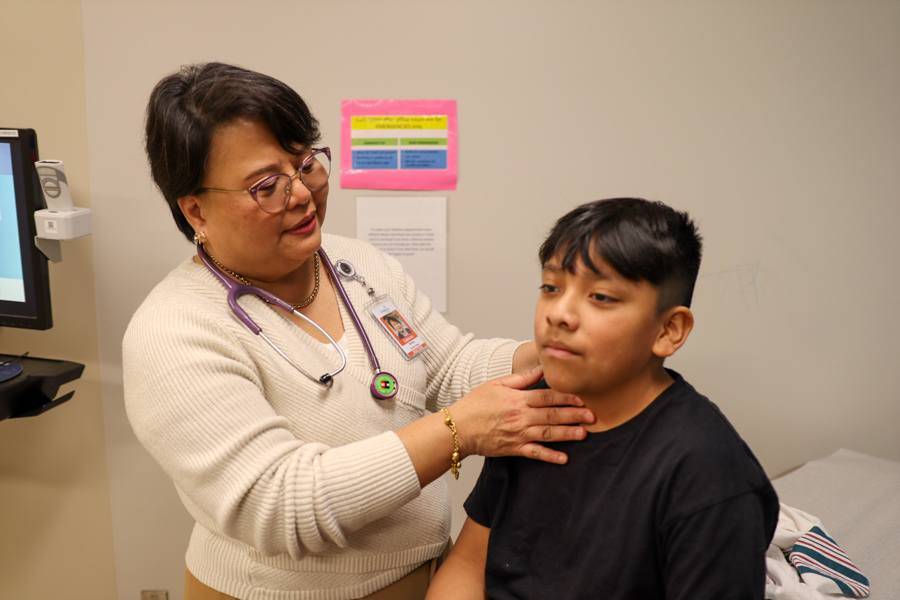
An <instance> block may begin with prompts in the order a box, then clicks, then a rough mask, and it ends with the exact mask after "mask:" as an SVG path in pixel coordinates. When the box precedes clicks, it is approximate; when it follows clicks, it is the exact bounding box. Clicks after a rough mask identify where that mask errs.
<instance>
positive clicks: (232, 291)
mask: <svg viewBox="0 0 900 600" xmlns="http://www.w3.org/2000/svg"><path fill="white" fill-rule="evenodd" d="M197 256H199V257H200V260H201V261H203V264H204V265H206V267H207V268H208V269H209V270H210V272H212V274H213V275H215V276H216V278H217V279H218V280H219V282H220V283H221V284H222V285H224V286H225V289H227V290H228V295H227V301H228V306H229V308H231V312H232V313H234V316H236V317H237V318H238V319H239V320H240V321H241V322H242V323H243V324H244V325H246V326H247V328H248V329H249V330H250V331H252V332H253V333H254V334H256V335H258V336H261V337H262V338H263V339H264V340H265V341H266V343H268V344H269V345H270V346H271V347H272V348H273V349H274V350H275V351H276V352H277V353H278V354H280V355H281V357H282V358H284V359H285V360H286V361H288V362H289V363H290V364H291V366H292V367H294V368H295V369H297V370H298V371H300V372H301V373H303V374H304V375H306V376H307V377H309V378H310V379H312V380H313V381H316V382H318V383H322V384H327V383H328V382H329V381H331V380H332V379H333V378H334V376H335V375H337V374H338V373H340V372H341V371H343V370H344V367H346V366H347V355H346V354H344V351H343V349H342V348H341V346H340V344H338V343H337V342H336V341H334V338H332V337H331V336H330V335H328V332H327V331H325V330H324V329H322V328H321V327H319V324H318V323H316V322H315V321H313V320H312V319H310V318H309V317H307V316H306V315H304V314H303V313H301V312H299V311H297V310H296V309H295V308H294V307H293V306H291V305H290V304H288V303H287V302H285V301H284V300H282V299H281V298H279V297H278V296H276V295H275V294H273V293H271V292H268V291H266V290H264V289H262V288H261V287H257V286H255V285H244V284H243V283H240V282H238V281H235V280H234V279H232V278H230V277H228V276H227V275H226V274H225V273H223V272H222V271H221V270H220V269H219V268H218V267H216V266H215V265H214V264H213V262H212V261H211V260H210V259H209V257H208V256H207V255H206V252H204V251H203V246H201V245H200V244H197ZM323 259H324V256H323ZM325 265H326V267H329V266H331V265H329V264H328V262H326V263H325ZM329 272H330V271H329ZM341 291H343V290H341ZM244 294H252V295H254V296H258V297H259V298H262V299H263V300H265V301H266V302H268V303H269V304H272V305H274V306H277V307H279V308H281V309H282V310H284V311H286V312H289V313H291V314H294V315H297V316H298V317H300V318H301V319H303V320H304V321H306V322H307V323H309V324H310V325H312V326H313V327H315V328H316V329H317V330H318V331H319V332H320V333H321V334H322V335H324V336H325V337H326V338H327V339H328V341H329V342H330V343H331V345H332V346H334V349H335V350H337V352H338V355H339V356H340V357H341V366H340V367H338V368H337V369H335V370H334V371H331V372H329V373H325V374H324V375H322V376H321V377H315V376H314V375H311V374H309V373H308V372H307V371H306V370H305V369H304V368H303V367H301V366H300V365H298V364H297V363H295V362H294V361H293V360H292V359H291V357H289V356H288V355H287V354H285V353H284V352H283V351H282V350H281V348H279V347H278V346H277V345H276V344H275V343H274V342H273V341H272V340H270V339H269V337H268V336H267V335H266V334H265V333H263V330H262V327H260V326H259V325H257V324H256V321H254V320H253V319H251V318H250V315H249V314H247V311H246V310H244V308H243V307H242V306H241V305H240V304H238V298H239V297H240V296H243V295H244ZM345 295H346V294H345ZM353 316H354V317H355V316H356V315H353ZM366 341H368V340H366ZM367 347H369V348H370V347H371V346H368V345H367Z"/></svg>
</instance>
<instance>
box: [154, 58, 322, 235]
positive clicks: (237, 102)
mask: <svg viewBox="0 0 900 600" xmlns="http://www.w3.org/2000/svg"><path fill="white" fill-rule="evenodd" d="M239 118H247V119H260V120H261V121H262V122H263V123H265V124H266V125H267V126H268V128H269V129H270V130H271V132H272V134H273V135H274V136H275V139H276V140H278V143H279V144H280V145H281V147H282V148H284V149H285V150H287V151H288V152H297V150H298V148H300V147H302V146H312V145H313V144H315V143H316V142H318V141H319V140H320V139H321V134H320V132H319V122H318V121H317V120H316V119H315V117H313V115H312V113H311V112H310V111H309V108H308V107H307V106H306V103H305V102H303V99H302V98H301V97H300V96H299V94H297V92H295V91H294V90H292V89H291V88H290V87H289V86H287V85H286V84H284V83H282V82H281V81H278V80H277V79H275V78H273V77H269V76H268V75H263V74H262V73H256V72H254V71H249V70H247V69H243V68H241V67H237V66H234V65H226V64H223V63H215V62H211V63H199V64H193V65H185V66H183V67H181V69H180V70H178V71H177V72H175V73H173V74H171V75H168V76H167V77H164V78H163V79H162V80H161V81H160V82H159V83H157V84H156V87H155V88H153V92H152V93H151V94H150V102H149V103H148V105H147V116H146V137H145V148H146V151H147V158H148V160H149V161H150V174H151V175H152V177H153V181H154V182H155V183H156V185H157V187H158V188H159V190H160V192H162V195H163V197H164V198H165V199H166V202H167V203H168V204H169V209H170V210H171V211H172V216H173V217H174V218H175V222H176V223H177V224H178V229H180V230H181V232H182V233H184V235H185V236H186V237H187V238H188V240H192V239H193V236H194V230H193V228H192V227H191V225H190V224H189V223H188V221H187V219H185V218H184V215H183V214H182V213H181V208H180V207H179V206H178V199H179V198H183V197H185V196H190V195H191V194H195V193H197V191H198V190H199V189H200V188H201V187H202V186H203V175H204V171H205V169H206V161H207V158H208V157H209V149H210V146H211V143H212V138H213V134H214V133H215V132H216V130H217V129H218V128H219V127H221V126H222V125H226V124H228V123H230V122H232V121H234V120H235V119H239Z"/></svg>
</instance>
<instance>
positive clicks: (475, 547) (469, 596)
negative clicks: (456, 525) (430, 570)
mask: <svg viewBox="0 0 900 600" xmlns="http://www.w3.org/2000/svg"><path fill="white" fill-rule="evenodd" d="M490 534H491V530H490V529H488V528H487V527H485V526H484V525H480V524H478V523H477V522H475V521H473V520H472V519H471V518H467V519H466V523H465V525H463V528H462V531H460V532H459V539H457V541H456V544H455V545H454V546H453V550H452V551H451V552H450V556H448V557H447V560H445V561H444V564H443V565H441V568H440V569H438V572H437V575H436V576H435V578H434V581H432V582H431V586H430V587H429V588H428V595H427V596H426V597H425V600H442V599H445V598H446V599H452V600H476V599H477V600H484V599H486V598H487V589H486V588H485V581H484V567H485V564H486V562H487V547H488V537H489V536H490Z"/></svg>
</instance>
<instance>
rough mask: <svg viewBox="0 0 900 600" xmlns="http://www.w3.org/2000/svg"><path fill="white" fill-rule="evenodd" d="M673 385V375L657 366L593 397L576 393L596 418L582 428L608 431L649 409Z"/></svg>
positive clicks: (592, 430) (594, 431)
mask: <svg viewBox="0 0 900 600" xmlns="http://www.w3.org/2000/svg"><path fill="white" fill-rule="evenodd" d="M673 383H675V380H674V379H672V376H671V375H669V373H668V372H667V371H666V370H665V369H664V368H662V366H660V367H659V369H658V370H655V371H653V372H651V373H648V374H647V376H644V377H640V378H637V379H632V380H630V381H628V382H626V383H625V384H623V385H622V386H619V387H617V388H614V389H609V390H604V391H603V392H601V393H598V394H597V395H596V396H589V395H584V394H579V396H578V397H579V398H580V399H581V400H582V401H583V402H584V404H585V407H586V408H589V409H591V410H592V411H593V412H594V414H595V415H596V416H597V420H596V421H594V423H593V424H591V425H585V429H587V430H588V431H590V432H593V433H597V432H600V431H609V430H610V429H613V428H615V427H618V426H619V425H622V424H624V423H626V422H628V421H630V420H631V419H633V418H634V417H636V416H638V415H639V414H640V413H641V412H643V410H644V409H645V408H647V407H648V406H650V404H652V403H653V401H654V400H656V399H657V398H658V397H659V395H660V394H662V393H663V392H664V391H665V390H666V389H667V388H668V387H669V386H670V385H672V384H673Z"/></svg>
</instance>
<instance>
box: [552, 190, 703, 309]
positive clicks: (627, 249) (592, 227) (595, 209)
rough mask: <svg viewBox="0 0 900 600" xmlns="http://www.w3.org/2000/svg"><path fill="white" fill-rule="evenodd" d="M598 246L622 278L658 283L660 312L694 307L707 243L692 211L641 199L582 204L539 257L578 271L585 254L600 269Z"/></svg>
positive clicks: (559, 226)
mask: <svg viewBox="0 0 900 600" xmlns="http://www.w3.org/2000/svg"><path fill="white" fill-rule="evenodd" d="M592 250H593V251H594V252H596V255H598V256H600V258H602V259H603V260H605V261H606V262H608V263H609V264H610V265H611V266H612V267H613V268H614V269H615V270H616V271H618V272H619V274H620V275H622V277H625V278H626V279H630V280H631V281H647V282H649V283H650V284H652V285H653V286H654V287H655V288H656V290H657V293H658V295H659V301H658V304H657V307H658V310H659V311H660V312H662V311H664V310H666V309H668V308H671V307H673V306H687V307H690V306H691V297H692V296H693V294H694V283H695V282H696V281H697V272H698V271H699V270H700V256H701V254H702V251H703V242H702V240H701V238H700V234H699V233H698V232H697V227H696V225H694V222H693V221H692V220H691V218H690V217H689V216H688V214H687V213H684V212H679V211H677V210H675V209H673V208H671V207H669V206H666V205H665V204H663V203H662V202H651V201H649V200H644V199H641V198H609V199H606V200H596V201H594V202H589V203H587V204H582V205H581V206H579V207H578V208H576V209H574V210H572V211H571V212H569V213H568V214H566V215H565V216H563V217H562V218H561V219H560V220H559V221H557V222H556V224H555V225H554V226H553V229H552V230H551V231H550V235H549V236H547V239H546V240H545V241H544V243H543V244H542V245H541V249H540V252H539V254H538V256H539V257H540V260H541V267H542V268H543V267H546V266H547V263H548V262H550V261H551V260H553V259H554V258H556V259H558V260H559V262H560V267H562V268H563V269H565V270H566V271H569V272H570V273H574V272H575V266H576V263H577V261H578V259H579V258H580V259H581V261H582V262H583V263H584V264H585V266H586V267H587V268H589V269H591V270H592V271H593V272H595V273H599V270H598V269H597V267H596V266H595V265H594V262H593V261H592V260H591V251H592Z"/></svg>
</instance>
